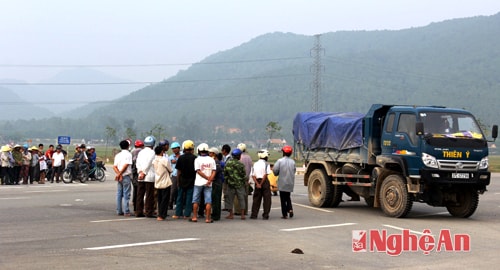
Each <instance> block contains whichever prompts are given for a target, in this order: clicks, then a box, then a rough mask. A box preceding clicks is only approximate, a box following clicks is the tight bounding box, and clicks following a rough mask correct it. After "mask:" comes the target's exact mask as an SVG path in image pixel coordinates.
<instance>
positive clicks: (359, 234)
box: [352, 230, 366, 252]
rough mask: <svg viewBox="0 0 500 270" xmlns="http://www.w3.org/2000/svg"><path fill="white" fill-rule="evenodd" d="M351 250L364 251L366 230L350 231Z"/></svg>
mask: <svg viewBox="0 0 500 270" xmlns="http://www.w3.org/2000/svg"><path fill="white" fill-rule="evenodd" d="M352 251H353V252H366V231H361V230H353V231H352Z"/></svg>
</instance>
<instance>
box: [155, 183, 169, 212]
mask: <svg viewBox="0 0 500 270" xmlns="http://www.w3.org/2000/svg"><path fill="white" fill-rule="evenodd" d="M170 189H171V187H168V188H165V189H157V190H156V194H157V200H158V217H161V218H166V217H167V212H168V204H169V201H170V192H171V190H170Z"/></svg>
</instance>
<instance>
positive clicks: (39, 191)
mask: <svg viewBox="0 0 500 270" xmlns="http://www.w3.org/2000/svg"><path fill="white" fill-rule="evenodd" d="M63 191H67V190H63V189H54V190H30V191H25V193H45V192H63Z"/></svg>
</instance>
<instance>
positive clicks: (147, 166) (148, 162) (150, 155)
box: [135, 136, 156, 218]
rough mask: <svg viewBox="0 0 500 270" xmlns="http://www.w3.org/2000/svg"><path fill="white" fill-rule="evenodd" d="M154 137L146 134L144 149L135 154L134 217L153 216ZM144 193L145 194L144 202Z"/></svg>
mask: <svg viewBox="0 0 500 270" xmlns="http://www.w3.org/2000/svg"><path fill="white" fill-rule="evenodd" d="M155 143H156V139H155V137H153V136H147V137H146V138H145V139H144V149H143V150H142V151H141V152H139V154H138V156H137V161H136V166H137V173H138V174H139V175H138V179H137V182H138V183H137V201H136V202H135V206H136V211H137V212H136V213H135V216H136V217H144V216H146V217H150V218H153V217H155V216H154V215H153V212H154V204H155V198H154V196H155V194H154V193H155V169H154V167H153V160H154V159H155V151H154V150H153V147H154V146H155ZM144 195H146V202H144Z"/></svg>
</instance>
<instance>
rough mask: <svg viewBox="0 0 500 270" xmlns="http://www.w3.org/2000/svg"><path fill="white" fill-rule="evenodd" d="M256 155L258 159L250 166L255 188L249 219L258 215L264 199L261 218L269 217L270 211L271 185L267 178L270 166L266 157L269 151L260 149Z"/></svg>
mask: <svg viewBox="0 0 500 270" xmlns="http://www.w3.org/2000/svg"><path fill="white" fill-rule="evenodd" d="M257 155H258V156H259V160H258V161H257V162H255V164H254V165H253V167H252V172H251V173H250V175H251V176H252V179H253V181H254V183H255V189H254V191H253V204H252V214H251V215H250V218H251V219H257V216H258V215H259V208H260V204H261V202H262V199H264V205H263V207H264V213H263V214H262V218H263V219H265V220H267V219H269V212H270V211H271V185H270V183H269V180H268V179H267V175H269V174H271V168H270V167H269V164H267V159H268V157H269V152H268V151H267V150H265V149H264V150H260V151H259V152H258V153H257Z"/></svg>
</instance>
